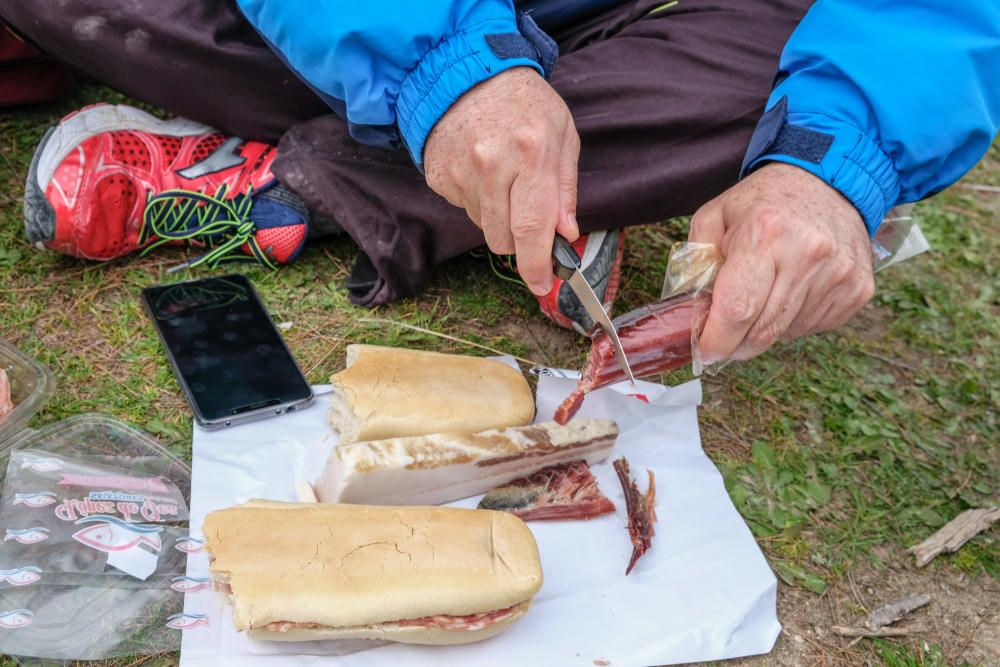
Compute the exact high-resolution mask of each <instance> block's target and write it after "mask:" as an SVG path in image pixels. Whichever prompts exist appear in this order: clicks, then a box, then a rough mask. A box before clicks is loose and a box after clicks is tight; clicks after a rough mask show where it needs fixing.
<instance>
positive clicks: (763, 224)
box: [755, 206, 786, 241]
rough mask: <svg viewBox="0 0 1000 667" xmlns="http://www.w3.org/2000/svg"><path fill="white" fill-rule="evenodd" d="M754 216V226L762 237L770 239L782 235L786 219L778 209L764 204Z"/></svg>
mask: <svg viewBox="0 0 1000 667" xmlns="http://www.w3.org/2000/svg"><path fill="white" fill-rule="evenodd" d="M755 218H756V220H755V223H756V224H755V227H756V228H757V230H758V232H759V233H760V235H761V236H762V237H763V238H764V239H766V240H769V241H772V240H776V239H779V238H781V237H782V236H783V235H784V233H785V229H786V219H785V215H784V214H783V213H782V212H781V211H780V210H779V209H777V208H775V207H773V206H765V207H763V208H761V209H760V210H759V211H757V215H756V216H755Z"/></svg>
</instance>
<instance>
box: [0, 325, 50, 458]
mask: <svg viewBox="0 0 1000 667" xmlns="http://www.w3.org/2000/svg"><path fill="white" fill-rule="evenodd" d="M0 368H2V369H4V370H5V371H7V377H8V379H9V380H10V383H11V398H12V399H13V402H14V411H13V412H11V413H10V414H9V415H7V416H6V417H0V451H3V450H4V449H7V448H9V447H10V445H11V444H12V443H13V440H14V438H15V437H16V436H18V435H20V434H21V431H22V430H23V429H24V427H25V426H27V425H28V420H29V419H31V418H32V417H33V416H34V415H35V413H36V412H38V411H39V410H40V409H41V407H42V405H44V404H45V402H46V401H47V400H49V398H51V396H52V393H53V392H54V391H55V387H56V383H55V378H53V377H52V373H50V372H49V370H48V369H47V368H45V367H44V366H42V365H41V364H40V363H38V362H37V361H35V360H34V359H32V358H31V357H29V356H27V355H26V354H24V353H23V352H21V351H20V350H18V349H17V348H16V347H14V346H13V345H12V344H11V343H9V342H7V341H5V340H4V339H2V338H0Z"/></svg>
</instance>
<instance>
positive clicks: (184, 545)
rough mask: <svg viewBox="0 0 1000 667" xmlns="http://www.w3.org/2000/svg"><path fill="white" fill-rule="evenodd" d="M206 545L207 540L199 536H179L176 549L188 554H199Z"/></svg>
mask: <svg viewBox="0 0 1000 667" xmlns="http://www.w3.org/2000/svg"><path fill="white" fill-rule="evenodd" d="M204 545H205V540H202V539H198V538H197V537H179V538H177V543H176V544H174V549H177V550H178V551H183V552H184V553H186V554H197V553H201V550H202V549H203V548H204Z"/></svg>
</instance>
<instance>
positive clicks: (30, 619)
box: [0, 419, 190, 660]
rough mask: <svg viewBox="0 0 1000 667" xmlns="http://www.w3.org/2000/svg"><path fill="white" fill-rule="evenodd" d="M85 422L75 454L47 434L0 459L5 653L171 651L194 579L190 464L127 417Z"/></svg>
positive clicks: (0, 609)
mask: <svg viewBox="0 0 1000 667" xmlns="http://www.w3.org/2000/svg"><path fill="white" fill-rule="evenodd" d="M83 426H85V427H86V428H82V429H81V428H75V429H73V428H71V429H70V431H71V432H72V437H71V438H69V440H70V441H71V442H73V443H75V445H77V446H80V448H79V449H77V450H76V451H74V452H73V454H72V455H67V454H66V453H64V452H65V449H64V448H63V447H61V446H60V445H65V444H68V443H67V442H65V441H60V439H59V438H53V439H50V440H49V441H48V442H44V441H43V442H38V443H37V444H38V445H43V446H46V448H45V449H42V448H41V446H38V447H36V446H31V445H33V444H35V443H29V445H28V446H26V447H24V448H16V449H14V450H13V451H12V452H11V453H10V457H9V460H8V462H7V465H6V466H5V467H6V475H5V479H4V484H3V489H2V492H0V536H2V537H0V539H2V541H0V652H3V653H6V654H13V655H17V656H32V657H38V658H47V659H77V660H95V659H102V658H110V657H116V656H123V655H136V654H144V653H153V652H160V651H165V650H174V649H176V648H178V647H179V645H180V633H179V632H177V629H178V628H177V627H176V623H177V620H176V617H179V616H180V615H181V614H180V612H181V610H182V605H183V593H184V591H185V590H187V589H186V588H184V587H183V585H186V584H187V583H190V582H186V581H184V577H183V574H184V568H185V561H186V557H187V549H188V548H189V547H188V543H189V542H188V538H187V534H188V506H187V502H186V500H185V498H186V496H187V495H188V493H189V490H188V485H189V484H190V476H189V473H187V472H184V469H185V468H186V466H185V465H184V464H183V462H180V461H179V460H177V459H176V457H172V455H170V454H169V452H167V451H166V450H164V449H162V448H160V447H159V445H157V444H156V443H155V442H154V441H152V440H147V441H146V442H142V441H141V440H136V441H133V440H131V438H133V437H135V438H139V437H144V436H142V434H140V433H139V432H137V431H132V430H131V429H128V427H125V426H124V425H116V423H114V422H111V420H107V422H104V421H101V420H96V421H95V420H93V419H92V420H91V422H89V423H85V424H84V425H83ZM88 429H89V430H88ZM60 434H61V432H60V431H59V430H58V429H57V431H56V435H60ZM63 435H65V434H63ZM135 442H140V443H141V444H142V446H141V447H138V448H136V447H134V446H133V445H134V444H135ZM88 443H89V444H90V445H92V446H91V447H89V448H88V447H87V446H85V445H87V444H88ZM123 443H126V444H123ZM50 444H51V445H53V446H51V447H48V445H50ZM81 445H84V446H81ZM144 447H155V448H156V449H152V448H151V449H144ZM178 472H180V474H179V475H178ZM172 623H173V624H172Z"/></svg>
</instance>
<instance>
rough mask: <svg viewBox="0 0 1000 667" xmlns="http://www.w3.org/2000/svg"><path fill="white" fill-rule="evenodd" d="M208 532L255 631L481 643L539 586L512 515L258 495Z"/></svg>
mask: <svg viewBox="0 0 1000 667" xmlns="http://www.w3.org/2000/svg"><path fill="white" fill-rule="evenodd" d="M203 530H204V535H205V546H206V549H207V551H208V552H209V554H210V556H211V558H212V565H211V570H212V574H213V576H215V577H216V579H217V580H219V581H223V582H226V583H227V584H228V586H229V587H230V588H231V595H232V601H233V623H234V625H235V626H236V628H237V629H239V630H245V631H250V632H251V634H252V635H253V636H255V637H258V638H266V639H278V640H281V639H284V640H295V639H326V638H345V639H346V638H366V639H393V640H394V641H406V642H415V643H433V644H438V643H463V642H469V641H477V640H478V639H485V638H486V637H488V636H491V635H492V634H496V632H499V631H500V630H502V629H503V628H505V627H507V626H508V625H510V623H513V622H514V621H516V620H517V619H518V618H520V617H521V616H523V615H524V612H525V610H526V609H527V607H528V605H529V604H530V601H531V598H532V597H533V596H534V595H535V593H537V592H538V590H539V588H540V587H541V585H542V570H541V562H540V559H539V555H538V547H537V545H536V544H535V540H534V537H533V536H532V534H531V531H530V530H529V529H528V527H527V526H526V525H525V524H524V522H523V521H521V520H520V519H518V518H517V517H515V516H513V515H511V514H507V513H505V512H492V511H486V510H463V509H456V508H447V507H376V506H364V505H328V504H311V503H280V502H276V501H257V500H254V501H250V502H248V503H246V504H244V505H239V506H236V507H232V508H229V509H225V510H220V511H217V512H212V513H211V514H209V515H208V516H207V517H206V518H205V523H204V527H203ZM484 614H492V618H491V619H490V620H489V621H488V622H478V621H476V619H475V617H476V616H477V615H478V616H482V615H484ZM469 616H473V619H472V620H468V619H467V618H466V617H469ZM438 617H440V618H438ZM430 618H434V621H433V622H429V621H428V619H430ZM421 622H424V623H425V625H414V624H420V623H421ZM456 624H457V625H459V626H461V627H453V626H455V625H456Z"/></svg>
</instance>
